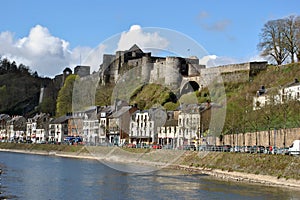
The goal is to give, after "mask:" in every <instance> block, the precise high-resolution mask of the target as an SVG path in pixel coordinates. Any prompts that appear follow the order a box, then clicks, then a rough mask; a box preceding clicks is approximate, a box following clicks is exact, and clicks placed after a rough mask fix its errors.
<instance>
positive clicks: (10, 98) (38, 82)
mask: <svg viewBox="0 0 300 200" xmlns="http://www.w3.org/2000/svg"><path fill="white" fill-rule="evenodd" d="M50 82H51V79H49V78H41V77H39V76H38V74H37V73H36V72H31V71H30V69H29V67H27V66H25V65H22V64H20V65H18V66H17V65H16V63H15V62H10V61H9V60H7V59H0V113H6V114H9V115H25V116H26V115H30V114H33V113H34V112H39V111H48V112H54V111H55V107H51V105H55V100H56V99H53V98H48V103H47V106H41V107H37V106H38V103H39V95H40V88H41V86H43V85H48V84H49V83H50ZM49 108H50V109H51V108H52V110H50V109H49Z"/></svg>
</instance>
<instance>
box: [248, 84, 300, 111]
mask: <svg viewBox="0 0 300 200" xmlns="http://www.w3.org/2000/svg"><path fill="white" fill-rule="evenodd" d="M290 100H297V101H300V83H299V81H298V79H295V81H294V82H293V83H289V84H287V85H285V86H284V87H282V88H281V89H275V88H271V89H269V90H267V89H265V87H264V86H262V87H261V88H260V89H259V90H258V91H257V92H256V96H255V97H253V110H258V109H261V108H262V107H264V106H266V105H268V104H271V103H272V104H275V105H276V104H283V103H286V102H287V101H290Z"/></svg>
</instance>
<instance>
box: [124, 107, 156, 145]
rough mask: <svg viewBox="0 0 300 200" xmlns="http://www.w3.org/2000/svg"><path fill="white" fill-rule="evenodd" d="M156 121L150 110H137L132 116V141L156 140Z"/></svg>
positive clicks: (130, 135) (140, 142)
mask: <svg viewBox="0 0 300 200" xmlns="http://www.w3.org/2000/svg"><path fill="white" fill-rule="evenodd" d="M154 130H155V126H154V121H153V120H152V119H151V115H150V113H149V111H148V110H144V111H140V110H137V111H135V112H134V113H133V114H132V116H131V118H130V133H129V140H130V143H134V144H142V143H146V144H149V143H151V142H154V140H155V132H154Z"/></svg>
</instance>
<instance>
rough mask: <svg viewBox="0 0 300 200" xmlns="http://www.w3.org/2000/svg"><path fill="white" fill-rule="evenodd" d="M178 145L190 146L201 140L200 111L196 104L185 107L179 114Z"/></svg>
mask: <svg viewBox="0 0 300 200" xmlns="http://www.w3.org/2000/svg"><path fill="white" fill-rule="evenodd" d="M178 129H179V134H178V143H179V145H190V144H193V143H194V142H195V141H196V140H197V139H199V131H200V110H199V106H198V105H196V104H189V105H183V106H182V107H181V109H180V111H179V114H178Z"/></svg>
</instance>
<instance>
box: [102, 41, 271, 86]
mask: <svg viewBox="0 0 300 200" xmlns="http://www.w3.org/2000/svg"><path fill="white" fill-rule="evenodd" d="M266 65H267V62H247V63H241V64H231V65H224V66H218V67H212V68H205V66H204V65H200V64H199V59H198V58H197V57H190V58H181V57H174V56H169V57H153V56H151V53H143V52H142V50H140V49H139V48H138V47H137V46H135V47H134V49H133V50H132V51H130V50H128V51H117V52H116V55H104V56H103V64H102V66H101V68H102V70H103V71H102V73H100V76H101V77H100V79H101V81H102V83H104V84H105V83H108V82H110V83H115V82H116V81H117V80H118V78H119V76H120V75H122V72H123V71H124V70H125V69H126V67H128V68H130V67H140V68H141V74H140V77H142V79H143V80H142V81H143V82H145V83H158V84H162V85H165V86H167V87H170V89H180V88H181V86H182V85H184V84H185V83H186V82H188V79H186V77H190V78H191V79H195V78H194V77H200V78H197V79H196V82H197V83H198V84H199V86H201V87H202V86H203V87H206V86H208V85H209V84H210V83H213V82H225V83H226V82H246V81H249V80H250V78H251V76H254V75H256V74H257V73H258V72H259V71H261V70H264V69H266ZM129 66H130V67H129ZM221 77H222V79H221ZM183 79H184V80H183ZM201 87H200V88H201Z"/></svg>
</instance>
